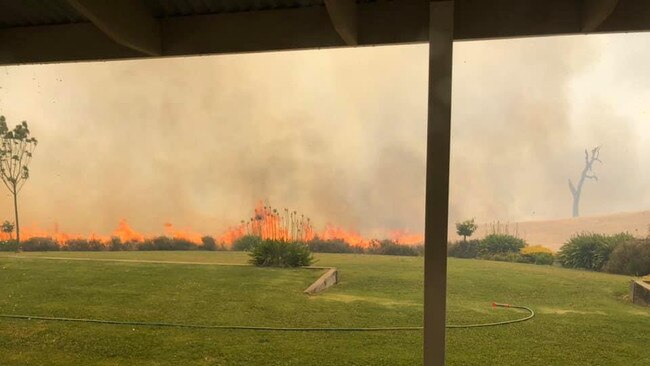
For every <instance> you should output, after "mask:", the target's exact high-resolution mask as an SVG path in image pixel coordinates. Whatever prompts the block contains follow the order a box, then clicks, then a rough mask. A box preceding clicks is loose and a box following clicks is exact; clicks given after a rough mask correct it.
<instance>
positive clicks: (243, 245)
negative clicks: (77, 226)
mask: <svg viewBox="0 0 650 366" xmlns="http://www.w3.org/2000/svg"><path fill="white" fill-rule="evenodd" d="M260 242H262V239H261V238H259V237H258V236H252V235H246V236H243V237H241V238H239V239H237V240H235V241H234V243H233V245H232V246H231V247H230V248H227V247H225V246H224V245H223V244H219V243H217V242H216V240H215V239H214V238H212V237H210V236H204V237H203V238H202V243H201V244H196V243H193V242H190V241H187V240H184V239H179V238H170V237H166V236H159V237H155V238H151V239H146V240H145V241H142V242H134V241H129V242H123V241H121V240H120V239H119V238H112V239H111V240H110V241H109V242H108V243H106V242H102V241H99V240H92V239H90V240H88V239H74V240H69V241H67V242H65V243H63V244H62V243H59V242H57V241H55V240H53V239H51V238H40V237H35V238H30V239H28V240H25V241H23V242H21V250H23V251H25V252H46V251H138V250H139V251H147V250H211V251H214V250H235V251H250V250H252V249H253V248H254V247H255V246H256V245H257V244H259V243H260ZM304 244H306V245H307V247H308V248H309V250H310V251H311V252H314V253H356V254H380V255H399V256H418V255H422V254H423V252H424V247H423V246H421V245H420V246H411V245H402V244H398V243H397V242H395V241H392V240H372V241H370V243H369V244H368V245H367V246H365V247H360V246H354V245H351V244H349V243H347V242H346V241H344V240H341V239H333V240H324V239H319V238H315V239H313V240H310V241H308V242H307V243H304ZM16 249H17V248H16V242H15V241H5V242H0V251H12V252H15V251H16Z"/></svg>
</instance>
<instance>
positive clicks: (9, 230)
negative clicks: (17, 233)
mask: <svg viewBox="0 0 650 366" xmlns="http://www.w3.org/2000/svg"><path fill="white" fill-rule="evenodd" d="M0 230H2V232H3V233H5V234H7V235H9V240H13V239H14V237H13V233H14V224H13V223H12V222H9V221H8V220H5V222H3V223H2V225H0Z"/></svg>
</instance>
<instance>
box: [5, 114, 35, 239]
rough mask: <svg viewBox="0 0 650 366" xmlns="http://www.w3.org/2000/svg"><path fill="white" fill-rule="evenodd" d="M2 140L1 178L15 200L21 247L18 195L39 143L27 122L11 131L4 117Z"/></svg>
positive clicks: (18, 236) (17, 232)
mask: <svg viewBox="0 0 650 366" xmlns="http://www.w3.org/2000/svg"><path fill="white" fill-rule="evenodd" d="M0 140H1V143H0V178H2V182H3V183H4V185H5V186H6V187H7V189H9V192H11V194H12V195H13V198H14V214H15V218H16V242H17V243H18V245H20V223H19V221H18V193H19V192H20V190H21V188H22V187H23V185H24V184H25V182H26V181H27V179H28V178H29V162H30V161H31V160H32V154H33V153H34V149H35V148H36V145H37V144H38V141H36V138H34V137H31V134H30V131H29V127H28V126H27V122H25V121H23V122H21V123H20V124H18V125H16V127H14V129H13V130H10V129H9V127H7V122H6V120H5V117H4V116H0Z"/></svg>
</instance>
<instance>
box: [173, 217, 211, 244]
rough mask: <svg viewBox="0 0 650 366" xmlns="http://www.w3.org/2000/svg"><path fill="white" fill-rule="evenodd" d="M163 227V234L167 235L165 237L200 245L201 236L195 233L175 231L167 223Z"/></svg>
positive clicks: (187, 230)
mask: <svg viewBox="0 0 650 366" xmlns="http://www.w3.org/2000/svg"><path fill="white" fill-rule="evenodd" d="M163 226H164V227H165V234H167V236H170V237H172V238H174V239H182V240H187V241H189V242H192V243H194V244H201V243H202V240H201V238H202V237H203V235H201V234H199V233H195V232H193V231H192V230H191V229H175V228H174V226H173V225H172V224H171V223H169V222H166V223H165V224H164V225H163Z"/></svg>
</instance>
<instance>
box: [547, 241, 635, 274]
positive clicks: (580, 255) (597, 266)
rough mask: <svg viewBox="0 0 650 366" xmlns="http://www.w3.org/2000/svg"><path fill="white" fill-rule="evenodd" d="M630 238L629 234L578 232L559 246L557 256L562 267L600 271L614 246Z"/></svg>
mask: <svg viewBox="0 0 650 366" xmlns="http://www.w3.org/2000/svg"><path fill="white" fill-rule="evenodd" d="M632 239H633V237H632V236H631V235H629V234H616V235H610V236H607V235H601V234H592V233H582V234H578V235H575V236H574V237H573V238H571V239H569V241H568V242H566V243H565V244H564V245H563V246H562V247H561V248H560V251H559V252H558V258H559V260H560V263H562V266H564V267H569V268H583V269H588V270H592V271H600V270H602V269H603V266H604V265H605V263H607V261H608V260H609V256H610V254H611V253H612V251H613V250H614V248H616V246H617V245H619V244H621V243H624V242H626V241H630V240H632Z"/></svg>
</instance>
